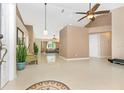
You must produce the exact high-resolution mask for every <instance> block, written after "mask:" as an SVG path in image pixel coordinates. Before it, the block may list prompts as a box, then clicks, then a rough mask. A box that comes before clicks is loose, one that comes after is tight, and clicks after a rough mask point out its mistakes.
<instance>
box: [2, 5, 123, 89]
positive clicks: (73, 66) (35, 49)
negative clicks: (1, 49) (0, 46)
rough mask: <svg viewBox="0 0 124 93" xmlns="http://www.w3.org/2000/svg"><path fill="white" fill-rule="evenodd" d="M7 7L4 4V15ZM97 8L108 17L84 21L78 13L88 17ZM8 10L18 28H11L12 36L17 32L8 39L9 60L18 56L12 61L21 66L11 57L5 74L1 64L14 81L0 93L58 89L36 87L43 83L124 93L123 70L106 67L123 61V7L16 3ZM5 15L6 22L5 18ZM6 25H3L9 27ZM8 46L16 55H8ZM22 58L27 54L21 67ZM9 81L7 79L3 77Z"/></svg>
mask: <svg viewBox="0 0 124 93" xmlns="http://www.w3.org/2000/svg"><path fill="white" fill-rule="evenodd" d="M8 5H9V4H2V6H3V7H4V8H6V10H7V9H8V7H9V6H8ZM95 5H99V8H98V10H97V11H107V12H105V13H104V14H100V15H98V16H93V17H95V20H94V19H93V20H92V19H89V18H88V17H86V18H84V19H82V17H84V16H85V14H86V13H85V14H77V13H76V12H87V11H88V10H89V6H90V7H91V8H92V7H94V6H95ZM10 6H12V7H13V8H11V9H12V11H14V12H12V11H11V12H12V14H15V13H16V14H15V16H14V17H12V16H11V17H12V18H13V20H15V21H14V22H15V23H16V24H15V23H14V24H15V25H13V26H11V27H13V28H11V30H12V29H15V28H16V30H14V31H15V32H14V34H11V35H10V36H11V37H10V36H9V37H10V38H11V40H13V39H14V41H13V42H12V46H11V44H10V43H9V46H8V50H9V51H8V55H9V57H10V56H12V54H11V53H12V52H13V51H14V52H13V55H16V53H17V54H19V56H18V59H19V60H18V62H16V61H17V55H16V56H14V57H12V59H13V61H12V63H11V66H10V65H9V66H10V67H9V68H4V69H3V67H5V66H6V64H3V67H2V69H3V70H4V71H5V72H6V76H8V73H10V72H7V71H8V69H11V70H10V71H11V73H13V74H11V76H12V77H8V78H3V77H2V81H3V82H2V85H1V86H2V89H22V90H24V89H35V90H37V89H42V88H43V89H51V88H55V89H57V88H58V89H59V88H60V87H57V86H52V85H51V87H50V88H49V87H48V86H47V87H46V86H39V85H40V84H41V83H40V84H38V85H37V83H38V82H41V81H45V82H46V81H47V83H48V82H54V81H55V83H57V81H58V82H59V83H60V85H62V86H63V85H65V86H64V87H61V88H60V90H61V89H79V90H81V89H123V88H124V87H123V84H124V83H123V77H124V75H123V74H120V73H122V72H123V70H124V69H123V66H122V65H119V64H113V63H110V62H109V61H108V58H113V59H114V58H118V59H124V58H123V22H124V21H123V20H122V19H123V14H121V15H120V13H121V12H123V11H124V7H123V6H124V5H123V4H113V3H110V4H106V3H100V4H99V3H97V4H96V3H95V4H93V3H80V4H71V3H68V4H66V3H64V4H60V3H39V4H28V3H27V4H25V3H18V4H15V5H13V4H12V5H10ZM115 6H116V7H115ZM11 9H10V10H11ZM10 10H7V11H10ZM30 10H32V11H30ZM97 11H96V12H97ZM3 13H5V14H4V16H5V18H6V17H7V13H6V12H3ZM87 16H88V15H87ZM14 18H16V19H14ZM80 18H81V19H82V20H80ZM9 19H11V18H9ZM2 20H3V19H2ZM4 20H5V19H4ZM11 20H12V19H11ZM7 22H8V21H7ZM7 22H6V23H4V24H6V25H7ZM10 23H11V22H10ZM3 29H5V27H3ZM118 29H119V30H118ZM9 31H10V30H9ZM6 32H7V29H6ZM3 35H4V36H5V34H3ZM12 36H14V37H12ZM15 36H16V37H15ZM7 41H9V40H8V39H7ZM20 41H21V42H20ZM3 42H4V41H3ZM23 43H24V44H23ZM5 44H7V43H5ZM10 46H11V48H13V50H10V49H11V48H10ZM24 46H25V47H24ZM18 47H19V48H18ZM16 49H17V50H16ZM21 49H26V53H25V50H24V51H23V52H21V54H20V51H21ZM23 54H24V56H25V54H26V56H25V58H24V60H25V61H26V64H24V65H25V66H22V63H24V62H22V61H20V55H23ZM15 59H16V60H15ZM7 60H8V59H7ZM18 63H19V64H20V63H21V66H18ZM9 64H10V63H9ZM5 69H6V70H5ZM3 70H2V71H3ZM82 73H83V74H82ZM9 75H10V74H9ZM2 76H3V72H2ZM6 76H5V73H4V77H6ZM105 76H107V77H105ZM52 80H53V81H52ZM81 81H82V82H83V83H82V82H81ZM47 83H44V84H47ZM59 83H57V84H59ZM63 83H64V84H63ZM34 84H36V85H34ZM49 84H52V83H49ZM33 85H34V86H37V87H34V86H33ZM53 85H54V84H53ZM58 86H59V85H58Z"/></svg>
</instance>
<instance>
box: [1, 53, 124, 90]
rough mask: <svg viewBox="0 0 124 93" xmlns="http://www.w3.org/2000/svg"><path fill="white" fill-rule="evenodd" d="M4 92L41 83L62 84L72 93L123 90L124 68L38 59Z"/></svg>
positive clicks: (101, 62)
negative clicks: (49, 81)
mask: <svg viewBox="0 0 124 93" xmlns="http://www.w3.org/2000/svg"><path fill="white" fill-rule="evenodd" d="M17 75H18V78H16V79H15V80H13V81H10V82H9V83H8V84H7V85H6V86H5V87H4V88H3V89H7V90H9V89H14V90H16V89H20V90H24V89H26V88H28V87H29V86H31V85H32V84H34V83H37V82H41V81H44V80H56V81H61V82H63V83H65V84H66V85H68V87H70V89H72V90H83V89H88V90H89V89H124V65H118V64H112V63H109V62H108V61H107V60H106V59H97V60H96V59H89V60H78V61H65V60H63V59H61V58H60V57H59V56H58V55H57V54H48V55H43V54H42V55H39V64H38V65H27V67H26V69H25V70H23V71H18V72H17Z"/></svg>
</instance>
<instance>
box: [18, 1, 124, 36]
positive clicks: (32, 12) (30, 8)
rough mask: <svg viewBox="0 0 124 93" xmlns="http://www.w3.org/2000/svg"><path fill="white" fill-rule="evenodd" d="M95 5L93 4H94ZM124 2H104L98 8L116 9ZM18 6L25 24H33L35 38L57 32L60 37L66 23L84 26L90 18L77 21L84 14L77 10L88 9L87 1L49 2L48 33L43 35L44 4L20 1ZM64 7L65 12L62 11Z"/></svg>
mask: <svg viewBox="0 0 124 93" xmlns="http://www.w3.org/2000/svg"><path fill="white" fill-rule="evenodd" d="M92 5H93V4H92ZM123 5H124V4H110V3H103V4H101V6H100V7H99V9H98V10H104V9H110V10H112V9H115V8H117V7H120V6H123ZM18 8H19V10H20V13H21V15H22V18H23V20H24V23H25V24H28V25H33V27H34V33H35V38H52V37H53V35H54V34H55V35H56V37H59V31H60V30H61V29H62V28H63V27H64V26H66V25H69V24H71V25H76V26H84V25H86V24H87V23H88V22H89V20H88V19H87V18H86V19H84V20H82V21H81V22H77V20H78V19H79V18H81V17H82V16H83V15H76V14H75V12H77V11H87V10H88V8H89V6H88V4H87V3H49V4H47V30H48V35H47V36H44V35H43V30H44V4H43V3H42V4H40V3H34V4H33V3H31V4H30V3H29V4H27V3H25V4H24V3H20V4H18ZM62 9H64V13H61V11H62Z"/></svg>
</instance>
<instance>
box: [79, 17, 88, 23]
mask: <svg viewBox="0 0 124 93" xmlns="http://www.w3.org/2000/svg"><path fill="white" fill-rule="evenodd" d="M86 17H87V16H84V17H82V18H80V19H79V20H78V22H79V21H81V20H82V19H84V18H86Z"/></svg>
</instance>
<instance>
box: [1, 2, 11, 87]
mask: <svg viewBox="0 0 124 93" xmlns="http://www.w3.org/2000/svg"><path fill="white" fill-rule="evenodd" d="M7 13H8V12H7V5H6V4H2V5H1V34H3V39H2V40H1V41H2V44H3V47H5V48H7V38H8V36H7V33H6V32H7V30H8V27H7V26H8V25H7V24H8V22H7V20H8V17H7V16H8V14H7ZM3 54H4V50H2V51H1V57H2V55H3ZM4 61H5V62H3V63H2V64H1V85H0V86H1V88H2V87H4V85H6V83H7V82H8V81H9V70H8V55H5V57H4Z"/></svg>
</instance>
